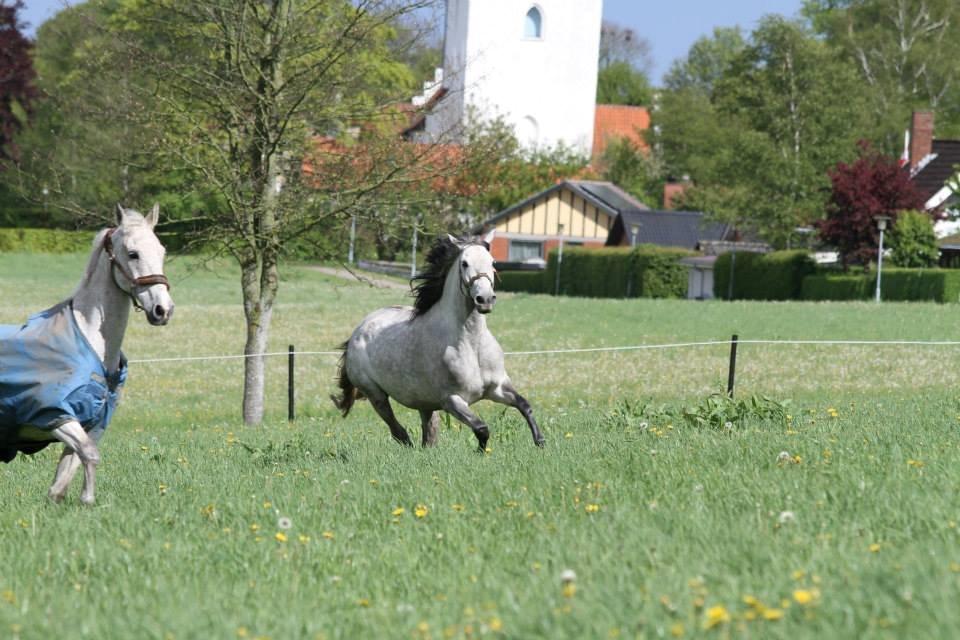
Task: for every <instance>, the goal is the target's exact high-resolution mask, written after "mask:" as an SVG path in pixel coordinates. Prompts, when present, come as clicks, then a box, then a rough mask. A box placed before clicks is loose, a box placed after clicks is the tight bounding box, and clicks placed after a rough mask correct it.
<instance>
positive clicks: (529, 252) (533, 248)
mask: <svg viewBox="0 0 960 640" xmlns="http://www.w3.org/2000/svg"><path fill="white" fill-rule="evenodd" d="M537 259H543V243H542V242H532V241H530V240H511V241H510V257H509V260H510V262H526V261H527V260H537Z"/></svg>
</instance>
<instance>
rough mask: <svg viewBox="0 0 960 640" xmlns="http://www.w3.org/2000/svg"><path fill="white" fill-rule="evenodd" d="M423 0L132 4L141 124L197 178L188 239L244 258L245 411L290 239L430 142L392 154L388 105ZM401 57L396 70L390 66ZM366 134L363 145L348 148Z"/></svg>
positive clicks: (122, 41) (367, 202) (349, 205)
mask: <svg viewBox="0 0 960 640" xmlns="http://www.w3.org/2000/svg"><path fill="white" fill-rule="evenodd" d="M429 4H430V0H355V1H353V2H351V1H348V0H194V1H190V2H186V1H183V0H159V1H157V2H154V3H131V5H130V7H129V9H128V10H127V13H126V15H122V16H121V17H120V20H121V21H124V22H125V23H126V25H127V30H126V32H125V35H124V36H118V39H117V45H118V47H119V48H120V50H121V51H126V53H127V55H128V56H130V58H131V59H137V60H139V61H141V62H142V63H143V64H142V65H141V68H140V70H141V72H142V73H143V74H144V77H145V78H146V79H148V80H149V81H147V82H143V83H141V86H143V87H145V88H147V89H148V90H149V92H148V93H145V94H144V95H142V96H140V97H141V100H142V101H141V103H140V106H141V108H142V109H143V114H144V117H143V118H142V120H141V124H142V126H144V127H148V128H150V129H151V130H152V132H153V136H152V137H153V139H154V140H155V142H156V144H157V147H156V150H157V153H159V154H161V156H162V157H164V158H166V159H167V160H168V161H169V162H170V165H171V166H177V167H180V168H182V169H183V170H187V171H189V172H191V174H192V175H193V176H195V179H196V180H199V181H202V184H203V185H205V188H206V189H207V190H208V191H209V194H210V196H211V198H210V201H213V202H215V203H216V205H215V206H211V207H209V208H207V209H206V210H199V211H196V218H195V221H194V222H195V226H196V228H197V229H198V236H197V240H199V241H201V242H203V243H204V244H205V246H207V247H214V248H215V249H217V250H219V251H220V252H223V253H226V254H229V255H230V256H232V257H233V258H234V259H235V260H236V261H237V263H238V264H239V265H240V268H241V286H242V293H243V310H244V315H245V319H246V340H245V345H244V353H245V355H246V356H247V358H246V359H245V369H244V393H243V418H244V420H245V421H246V422H247V423H259V422H261V421H262V419H263V414H264V406H263V389H264V358H263V354H264V353H265V351H266V346H267V339H268V335H269V331H270V325H271V320H272V317H273V310H274V304H275V300H276V296H277V291H278V288H279V275H278V274H279V263H280V259H281V256H282V253H283V248H284V245H285V243H286V242H288V241H289V240H290V239H291V238H296V237H298V236H301V235H302V234H305V233H307V232H309V231H311V230H312V229H315V228H316V227H317V226H318V225H320V224H323V222H324V221H328V220H329V219H330V218H331V217H342V216H346V215H349V213H350V212H351V211H356V210H358V209H360V208H363V207H377V206H379V205H380V204H381V203H382V201H388V202H389V201H392V200H395V199H397V198H399V197H400V196H399V195H398V194H399V193H402V192H403V187H404V185H405V183H406V182H412V181H415V180H416V179H417V178H419V179H421V180H422V175H421V176H418V177H417V178H415V177H414V176H412V174H411V169H412V168H413V167H417V166H419V165H420V164H421V162H422V161H423V159H424V157H425V156H427V155H428V154H429V151H428V150H424V149H421V148H410V149H407V150H405V151H403V152H398V149H397V147H398V145H399V144H400V143H399V141H398V137H397V135H396V131H397V129H398V127H397V118H400V117H402V115H403V114H397V113H395V112H390V111H389V110H386V109H385V108H384V103H385V102H387V101H388V98H389V97H395V96H389V93H390V90H391V89H396V87H397V84H396V83H391V80H390V79H391V78H393V77H395V74H396V73H399V72H400V71H401V70H402V69H406V67H403V66H402V65H399V63H394V62H393V61H392V60H391V59H390V57H389V55H388V47H387V41H388V39H389V36H390V33H391V25H392V24H393V23H394V22H395V21H396V20H397V19H398V18H399V17H401V16H403V15H406V14H408V13H410V12H412V11H416V10H418V9H420V8H422V7H425V6H426V5H429ZM398 65H399V66H398ZM348 143H349V144H351V145H353V151H355V150H356V147H357V145H358V144H360V143H362V148H363V154H358V153H355V152H350V149H351V147H350V146H349V145H348Z"/></svg>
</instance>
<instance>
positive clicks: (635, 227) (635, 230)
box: [630, 222, 640, 247]
mask: <svg viewBox="0 0 960 640" xmlns="http://www.w3.org/2000/svg"><path fill="white" fill-rule="evenodd" d="M639 234H640V223H639V222H635V223H634V224H632V225H630V246H631V247H635V246H637V236H638V235H639Z"/></svg>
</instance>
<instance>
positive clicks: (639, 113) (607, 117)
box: [593, 104, 650, 158]
mask: <svg viewBox="0 0 960 640" xmlns="http://www.w3.org/2000/svg"><path fill="white" fill-rule="evenodd" d="M649 128H650V112H649V111H647V108H646V107H630V106H626V105H619V104H598V105H597V109H596V115H594V119H593V157H594V158H598V157H600V156H601V155H603V152H604V150H605V149H606V148H607V145H608V144H610V142H611V141H613V140H615V139H617V138H627V139H629V140H631V141H632V142H633V143H634V144H636V145H637V146H638V147H640V148H641V149H647V148H648V147H647V143H646V142H645V141H644V140H643V136H642V134H641V132H642V131H644V130H646V129H649Z"/></svg>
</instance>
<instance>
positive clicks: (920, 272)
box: [802, 268, 960, 302]
mask: <svg viewBox="0 0 960 640" xmlns="http://www.w3.org/2000/svg"><path fill="white" fill-rule="evenodd" d="M876 286H877V274H876V272H872V273H865V274H821V275H812V276H807V277H806V278H804V280H803V291H802V296H803V299H804V300H870V299H872V298H873V297H874V295H875V294H876ZM880 297H881V299H883V300H889V301H908V300H928V301H929V300H932V301H935V302H960V270H957V269H897V268H892V269H884V270H883V275H882V277H881V283H880Z"/></svg>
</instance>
